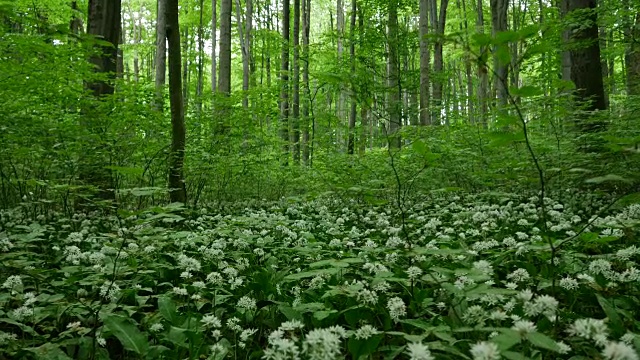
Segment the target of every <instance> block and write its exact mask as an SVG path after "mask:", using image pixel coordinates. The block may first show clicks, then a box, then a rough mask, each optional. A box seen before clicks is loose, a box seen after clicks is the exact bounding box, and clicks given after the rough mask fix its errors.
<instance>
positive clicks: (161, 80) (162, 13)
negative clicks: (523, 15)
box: [155, 0, 167, 112]
mask: <svg viewBox="0 0 640 360" xmlns="http://www.w3.org/2000/svg"><path fill="white" fill-rule="evenodd" d="M166 1H167V0H158V1H157V7H158V14H157V19H156V57H155V60H156V64H155V68H156V76H155V88H156V99H155V107H156V110H158V111H160V112H161V111H163V107H164V85H165V82H166V72H167V20H166V19H167V17H166V11H167V10H166V5H167V3H166Z"/></svg>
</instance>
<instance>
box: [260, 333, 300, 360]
mask: <svg viewBox="0 0 640 360" xmlns="http://www.w3.org/2000/svg"><path fill="white" fill-rule="evenodd" d="M276 335H279V334H276ZM262 358H263V359H265V360H299V359H300V349H299V348H298V345H296V343H295V342H294V341H293V340H291V339H285V338H282V336H274V333H271V335H270V336H269V347H268V348H267V349H265V350H264V354H263V355H262Z"/></svg>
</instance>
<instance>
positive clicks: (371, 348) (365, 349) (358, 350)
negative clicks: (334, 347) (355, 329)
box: [347, 334, 383, 360]
mask: <svg viewBox="0 0 640 360" xmlns="http://www.w3.org/2000/svg"><path fill="white" fill-rule="evenodd" d="M382 337H383V335H382V334H378V335H373V336H371V337H370V338H368V339H359V340H358V339H356V338H350V339H349V342H348V343H347V348H348V349H349V353H350V354H351V358H352V359H354V360H357V359H360V358H361V357H367V356H369V355H371V354H373V353H374V352H375V351H376V349H377V348H378V345H379V344H380V341H382Z"/></svg>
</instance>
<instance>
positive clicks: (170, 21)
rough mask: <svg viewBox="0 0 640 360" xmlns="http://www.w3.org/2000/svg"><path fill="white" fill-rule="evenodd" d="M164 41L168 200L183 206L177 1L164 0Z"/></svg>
mask: <svg viewBox="0 0 640 360" xmlns="http://www.w3.org/2000/svg"><path fill="white" fill-rule="evenodd" d="M166 21H167V30H166V31H167V41H168V43H169V94H170V97H169V99H170V102H171V154H170V156H169V197H170V199H171V202H172V203H173V202H180V203H183V204H186V203H187V191H186V187H185V182H184V175H183V163H184V148H185V139H186V129H185V124H184V110H183V103H182V101H183V99H182V79H181V77H180V70H181V56H180V26H179V23H178V0H167V9H166Z"/></svg>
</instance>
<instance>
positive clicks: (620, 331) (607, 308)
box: [596, 294, 626, 337]
mask: <svg viewBox="0 0 640 360" xmlns="http://www.w3.org/2000/svg"><path fill="white" fill-rule="evenodd" d="M596 298H598V304H600V307H601V308H602V310H603V311H604V313H605V314H607V318H609V325H610V326H609V328H610V329H611V330H613V335H614V337H619V336H622V335H624V333H625V332H626V330H625V326H624V322H623V321H622V318H621V317H620V315H619V314H618V312H617V311H616V308H615V307H614V306H613V304H611V303H610V302H609V300H607V299H605V298H604V297H603V296H602V295H600V294H596Z"/></svg>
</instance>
